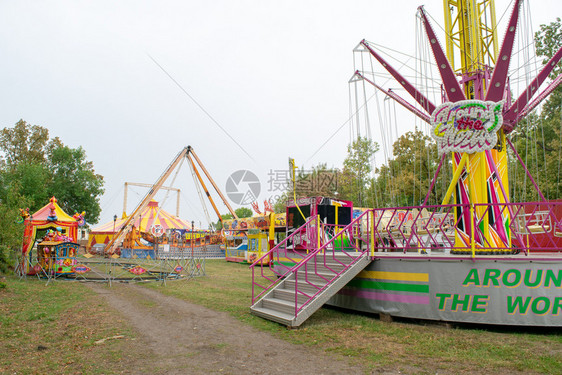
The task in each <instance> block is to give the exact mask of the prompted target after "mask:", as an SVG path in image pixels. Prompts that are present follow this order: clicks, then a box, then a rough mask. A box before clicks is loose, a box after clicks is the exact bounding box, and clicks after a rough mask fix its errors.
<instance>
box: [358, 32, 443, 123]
mask: <svg viewBox="0 0 562 375" xmlns="http://www.w3.org/2000/svg"><path fill="white" fill-rule="evenodd" d="M360 44H361V45H362V46H363V47H365V48H366V49H367V50H368V51H369V53H370V54H371V55H373V56H374V57H375V58H376V59H377V60H378V61H379V63H381V65H382V66H383V67H384V68H385V69H386V70H387V71H388V72H389V73H390V74H391V75H392V76H393V77H394V79H395V80H396V81H398V83H400V85H401V86H402V87H404V89H406V91H408V93H409V94H410V95H411V96H412V97H413V98H414V99H415V100H416V101H417V102H418V103H419V104H420V105H421V106H422V107H423V108H424V109H425V110H426V111H427V113H430V114H431V113H433V111H434V110H435V104H433V103H432V102H431V101H429V99H427V98H426V97H425V95H423V94H422V93H421V92H419V91H418V90H417V89H416V88H415V87H414V86H413V85H412V84H411V83H410V82H409V81H408V80H407V79H406V78H404V77H403V76H402V75H401V74H400V73H398V71H397V70H396V69H394V68H393V67H392V66H390V64H389V63H387V62H386V60H385V59H383V58H382V56H381V55H379V54H378V53H377V52H376V51H375V50H373V49H372V48H371V46H369V44H367V41H366V40H365V39H363V40H362V41H361V43H360Z"/></svg>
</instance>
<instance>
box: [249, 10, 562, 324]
mask: <svg viewBox="0 0 562 375" xmlns="http://www.w3.org/2000/svg"><path fill="white" fill-rule="evenodd" d="M521 4H522V1H521V0H515V1H514V6H513V10H512V12H511V17H510V19H509V23H508V25H507V29H506V32H505V36H504V40H503V43H502V45H501V47H500V48H499V51H498V44H497V35H496V17H495V5H494V1H493V0H477V1H467V2H464V1H453V0H445V1H444V8H445V34H446V41H445V45H446V50H445V51H444V50H443V49H442V48H441V45H440V43H439V41H438V39H437V36H436V34H435V32H434V30H433V27H432V25H431V23H430V22H429V19H428V15H427V14H426V11H425V10H424V8H423V7H420V8H418V12H419V13H418V15H419V18H420V19H421V21H422V23H423V26H424V29H425V34H426V36H427V39H428V41H429V46H430V49H431V51H432V53H433V56H434V58H435V62H436V65H437V69H438V70H439V74H440V77H441V80H442V85H441V91H442V102H443V103H442V104H435V103H432V102H431V100H430V99H429V98H428V97H427V96H426V95H424V94H423V93H422V92H421V91H420V90H419V89H418V88H416V87H415V86H414V85H413V84H411V83H410V82H409V81H408V79H407V78H406V77H405V76H404V75H402V74H401V73H400V72H399V71H398V70H397V69H395V68H393V67H392V66H391V65H390V63H389V62H388V61H386V60H385V59H384V58H383V57H382V55H381V54H380V53H379V52H377V49H376V46H375V45H374V44H371V43H369V42H367V41H365V40H363V41H361V43H360V47H361V48H362V50H363V51H364V53H366V54H368V55H370V56H372V58H374V59H375V60H377V61H378V63H380V65H382V67H383V68H384V69H386V71H387V72H388V73H389V74H390V75H391V76H392V77H393V78H394V79H395V80H396V82H398V83H399V84H400V85H401V87H402V88H403V89H404V90H406V92H408V93H409V94H410V95H411V97H412V98H413V99H414V100H415V102H416V103H417V105H412V104H410V103H409V102H408V101H407V100H405V99H404V98H402V97H400V96H399V95H398V94H396V93H395V92H394V91H391V90H385V89H384V88H382V87H381V86H379V85H377V84H376V83H375V82H374V80H370V79H369V78H367V76H366V74H364V72H362V71H356V72H355V74H354V78H353V79H354V80H363V81H364V82H368V83H370V84H372V85H373V86H375V87H376V88H377V89H378V90H380V91H382V92H383V93H384V94H385V95H386V96H388V97H390V98H393V99H394V100H395V101H397V102H398V103H399V104H401V105H402V106H404V107H405V108H407V109H408V110H409V111H411V112H412V113H414V114H415V115H416V116H417V117H418V118H419V119H421V120H423V121H424V122H426V123H428V124H429V125H430V131H431V136H432V137H433V138H434V139H435V140H436V142H437V146H438V150H439V153H440V154H441V163H440V164H439V166H438V168H437V170H436V173H435V176H434V177H433V181H432V183H431V187H430V189H429V191H431V189H432V188H433V186H434V184H435V182H436V179H437V177H438V175H439V173H440V171H441V169H442V167H443V166H444V165H447V162H446V159H447V157H448V155H451V159H452V168H453V177H452V179H451V181H450V183H449V187H448V189H447V192H446V193H445V196H444V199H443V201H442V203H441V204H440V205H427V202H428V197H429V192H428V194H427V196H426V198H425V200H424V202H423V204H422V205H421V206H417V207H413V206H412V207H396V208H375V209H367V210H364V212H362V213H361V214H360V215H358V216H356V217H355V215H354V217H353V218H352V220H350V221H349V222H345V224H343V225H342V224H341V223H339V225H338V223H334V222H331V223H330V222H328V221H327V220H325V218H322V217H320V216H319V215H318V213H317V212H312V211H311V212H310V215H303V223H302V226H300V227H298V228H293V230H292V231H291V232H288V233H287V234H288V235H287V237H286V238H285V240H283V241H282V242H280V243H279V244H278V245H277V246H276V247H274V248H273V249H272V250H271V251H269V252H267V253H265V254H264V255H263V256H262V257H260V258H259V259H257V260H256V262H255V263H254V264H253V265H252V266H251V269H252V272H253V274H252V277H253V281H252V306H251V311H252V313H254V314H256V315H258V316H261V317H264V318H266V319H270V320H273V321H276V322H279V323H281V324H285V325H288V326H298V325H300V324H302V323H303V322H304V321H305V320H306V319H307V318H308V317H309V316H310V315H311V314H313V313H314V312H315V311H316V310H317V309H318V308H320V307H321V306H322V305H323V304H325V303H327V304H330V305H334V306H339V307H344V308H349V309H355V310H359V311H364V312H370V313H379V314H386V315H389V316H396V317H406V318H421V319H429V320H443V321H452V322H471V323H486V324H503V325H529V326H558V327H560V326H562V320H560V318H559V315H560V313H561V312H562V294H561V293H560V291H561V290H562V267H561V266H562V255H561V253H560V247H559V245H558V243H559V242H558V240H557V237H561V236H562V222H561V217H560V212H561V210H560V208H561V207H560V203H557V202H548V201H547V200H546V199H545V197H544V195H543V194H542V192H541V191H540V189H539V187H538V185H537V184H536V183H535V180H534V179H533V177H532V176H531V174H530V172H529V171H528V169H527V168H526V166H525V164H524V163H523V161H522V159H521V157H520V156H519V155H518V154H517V151H516V149H515V147H514V146H513V144H512V142H511V141H510V139H509V137H507V135H508V134H509V133H510V132H512V131H513V130H514V129H515V128H516V127H517V124H518V122H519V121H521V120H522V119H523V118H524V117H525V116H526V115H528V114H529V113H530V112H531V111H532V110H533V109H534V108H536V107H537V106H538V105H539V103H540V102H541V101H542V100H544V99H545V98H546V97H547V96H548V95H549V94H550V93H551V92H552V91H553V90H554V89H555V88H556V87H557V86H558V85H559V84H560V83H561V82H562V76H558V77H556V78H555V79H554V80H553V81H552V82H551V83H550V84H549V85H547V87H546V88H545V89H544V90H543V91H541V92H540V93H539V88H540V86H541V84H543V83H544V82H545V81H546V79H547V77H548V76H549V74H550V73H551V72H552V71H553V69H554V67H555V66H556V65H557V64H558V63H559V61H560V59H561V58H562V48H561V49H559V50H558V51H557V52H556V53H555V54H554V56H553V57H552V58H551V59H550V61H548V63H546V64H545V65H544V67H543V68H542V70H540V72H539V73H538V75H537V76H536V77H535V78H534V79H533V80H532V82H531V83H530V84H529V85H528V87H527V88H526V89H525V90H523V92H522V93H521V94H520V95H519V97H518V98H517V99H516V100H515V101H513V102H512V92H511V91H510V85H509V76H508V69H509V64H510V61H511V58H512V50H513V45H514V41H515V34H516V31H517V26H518V19H519V17H520V12H521ZM459 57H460V59H459ZM458 61H460V66H457V64H458ZM508 150H511V153H512V154H513V155H515V157H516V158H517V159H518V161H519V162H520V163H521V164H522V166H523V168H524V169H525V171H526V173H527V176H528V178H529V179H530V181H532V183H533V184H534V186H535V188H536V190H537V193H538V196H539V197H540V200H541V201H540V202H520V203H515V202H511V200H510V196H509V180H508V164H507V157H508ZM320 201H321V199H320ZM451 201H452V202H453V203H452V204H451V203H450V202H451ZM301 203H302V205H303V207H304V206H306V205H308V204H309V203H310V202H308V201H307V202H305V201H302V202H301V201H299V203H298V205H299V206H300V205H301ZM288 221H289V219H288ZM303 245H304V246H303ZM264 263H269V266H270V269H266V268H264Z"/></svg>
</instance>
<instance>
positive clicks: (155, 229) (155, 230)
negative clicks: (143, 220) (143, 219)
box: [150, 224, 164, 237]
mask: <svg viewBox="0 0 562 375" xmlns="http://www.w3.org/2000/svg"><path fill="white" fill-rule="evenodd" d="M150 233H152V235H153V236H154V237H162V235H163V234H164V227H162V225H160V224H156V225H153V226H152V227H150Z"/></svg>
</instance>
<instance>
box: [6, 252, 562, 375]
mask: <svg viewBox="0 0 562 375" xmlns="http://www.w3.org/2000/svg"><path fill="white" fill-rule="evenodd" d="M206 272H207V276H204V277H198V278H194V279H190V280H178V281H168V282H167V285H166V286H161V285H160V283H147V284H142V285H144V286H146V287H148V288H153V289H156V290H158V291H160V292H161V293H164V294H167V295H172V296H175V297H177V298H181V299H185V300H188V301H191V302H194V303H197V304H200V305H203V306H206V307H208V308H211V309H213V310H217V311H224V312H227V313H229V314H230V315H231V316H233V317H235V318H236V319H239V320H240V321H242V322H244V323H246V324H249V325H251V326H253V327H255V328H257V329H260V330H263V331H266V332H269V333H271V334H272V335H274V336H276V337H278V338H281V339H284V340H287V341H289V342H291V343H295V344H299V345H303V353H307V348H315V349H319V350H323V351H325V352H326V353H328V354H331V355H335V356H337V357H339V358H344V359H346V360H349V361H351V362H354V363H360V364H362V365H363V366H365V368H366V369H367V371H369V372H375V373H377V372H390V373H396V372H398V371H401V372H403V373H408V374H412V373H413V374H415V373H419V374H426V373H428V374H429V373H431V374H435V373H443V372H445V373H466V374H469V373H510V374H511V373H525V374H527V373H544V374H556V373H562V332H561V331H560V330H559V329H558V330H552V331H548V330H546V329H537V330H533V329H529V328H526V329H520V328H517V327H510V328H502V327H486V326H484V327H483V326H475V325H463V326H456V327H455V328H447V327H445V326H442V325H436V324H427V323H423V322H422V323H415V322H413V321H398V322H393V323H385V322H382V321H380V320H379V319H378V318H377V317H376V316H372V315H365V314H356V313H353V312H349V311H347V312H346V311H340V310H337V309H330V308H323V309H320V310H319V311H318V312H316V313H315V314H313V315H312V317H310V318H309V319H308V320H307V322H305V324H303V326H301V328H299V329H293V330H291V329H287V328H286V327H284V326H281V325H279V324H277V323H273V322H270V321H268V320H264V319H261V318H258V317H256V316H253V315H251V314H250V313H249V306H250V298H251V280H250V278H251V272H250V270H249V269H248V266H246V265H240V264H235V263H227V262H225V261H221V260H216V261H207V262H206ZM5 285H6V287H5V288H0V373H13V372H14V370H15V369H17V371H18V373H23V374H43V373H55V374H58V373H61V374H70V373H87V374H113V373H120V372H122V371H125V372H127V367H126V366H127V363H126V361H125V360H126V358H127V356H126V355H124V354H125V353H127V352H128V351H130V350H139V351H142V348H141V349H139V348H136V349H134V348H133V346H135V345H136V344H135V342H138V341H130V340H131V339H134V338H135V337H134V333H133V332H132V330H131V328H129V327H130V326H129V325H128V324H127V323H126V321H125V320H124V319H123V318H119V317H116V316H114V315H113V314H111V313H110V312H109V311H110V310H109V309H108V308H107V305H106V304H105V302H104V301H103V299H102V297H101V296H98V295H97V294H95V293H93V292H92V291H91V290H90V289H89V288H87V287H85V286H84V285H82V284H80V283H75V282H74V283H73V282H64V281H57V282H54V283H50V284H49V285H48V286H45V282H44V281H39V280H36V279H28V280H27V281H19V280H18V279H17V278H14V277H8V278H7V279H6V281H5ZM141 303H142V304H143V305H145V306H153V305H154V302H153V301H151V300H143V301H141ZM114 335H125V337H126V338H125V339H124V340H108V341H106V342H105V343H104V344H103V345H95V344H94V342H95V341H97V340H99V339H102V338H106V337H111V336H114ZM39 346H43V347H45V349H40V348H39ZM216 348H217V349H219V350H220V349H227V348H228V344H227V343H219V344H216ZM249 350H251V348H249ZM129 364H130V362H129Z"/></svg>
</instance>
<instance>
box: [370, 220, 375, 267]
mask: <svg viewBox="0 0 562 375" xmlns="http://www.w3.org/2000/svg"><path fill="white" fill-rule="evenodd" d="M370 229H371V257H374V256H375V210H374V209H373V210H371V228H370Z"/></svg>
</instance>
